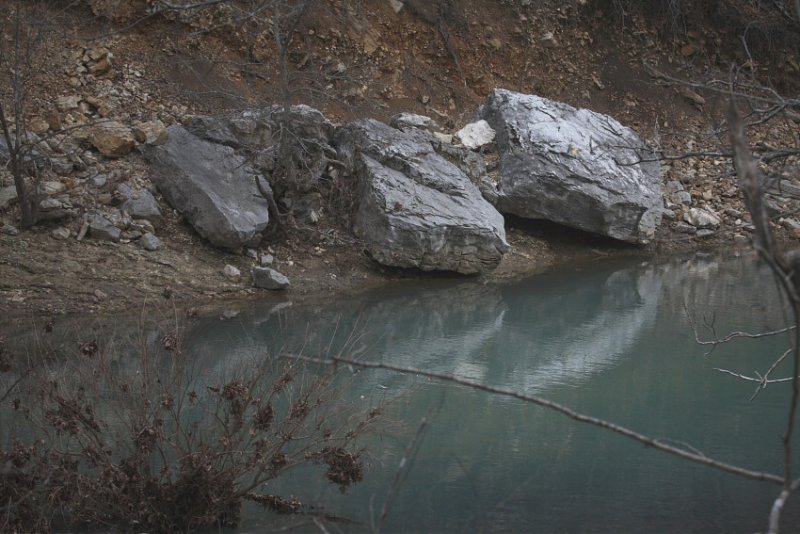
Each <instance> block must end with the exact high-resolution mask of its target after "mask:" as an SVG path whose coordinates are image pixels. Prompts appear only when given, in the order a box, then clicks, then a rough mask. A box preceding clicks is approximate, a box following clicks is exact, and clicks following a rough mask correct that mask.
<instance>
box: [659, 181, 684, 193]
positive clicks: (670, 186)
mask: <svg viewBox="0 0 800 534" xmlns="http://www.w3.org/2000/svg"><path fill="white" fill-rule="evenodd" d="M685 189H686V188H685V187H683V184H682V183H680V182H679V181H678V180H670V181H669V182H667V183H666V184H664V193H665V194H666V195H667V196H670V195H672V194H673V193H677V192H678V191H684V190H685Z"/></svg>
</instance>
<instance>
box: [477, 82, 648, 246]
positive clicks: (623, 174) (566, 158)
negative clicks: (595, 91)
mask: <svg viewBox="0 0 800 534" xmlns="http://www.w3.org/2000/svg"><path fill="white" fill-rule="evenodd" d="M478 116H479V118H482V119H485V120H486V121H487V122H488V123H489V125H490V126H491V127H492V128H494V130H495V131H496V132H497V137H496V140H495V141H496V144H497V148H498V151H499V153H500V167H499V177H498V180H497V197H496V199H497V200H496V206H497V208H498V209H499V210H500V211H501V212H502V213H509V214H513V215H517V216H520V217H526V218H531V219H547V220H550V221H553V222H557V223H560V224H563V225H565V226H570V227H573V228H578V229H581V230H586V231H589V232H594V233H597V234H602V235H607V236H609V237H613V238H615V239H620V240H622V241H627V242H630V243H638V244H644V243H647V242H648V241H649V240H650V239H652V237H653V235H654V233H655V230H656V227H657V226H658V224H659V223H660V221H661V214H662V211H663V209H662V206H663V203H662V198H661V192H660V183H661V179H660V174H659V164H658V162H657V161H652V160H654V159H655V158H654V155H653V152H652V150H651V149H650V148H649V147H648V146H647V144H646V143H645V141H644V140H642V138H641V137H639V136H638V135H637V134H636V133H635V132H634V131H633V130H631V129H630V128H627V127H625V126H622V125H621V124H620V123H619V122H617V121H616V120H614V119H613V118H611V117H608V116H606V115H602V114H599V113H595V112H593V111H589V110H586V109H576V108H573V107H572V106H569V105H567V104H563V103H560V102H554V101H552V100H547V99H546V98H541V97H538V96H531V95H524V94H520V93H515V92H512V91H508V90H505V89H495V90H494V91H493V92H492V94H491V95H489V98H488V99H487V100H486V102H485V103H484V105H483V106H481V108H480V110H479V111H478ZM642 160H650V161H642Z"/></svg>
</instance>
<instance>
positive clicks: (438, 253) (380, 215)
mask: <svg viewBox="0 0 800 534" xmlns="http://www.w3.org/2000/svg"><path fill="white" fill-rule="evenodd" d="M336 143H337V145H338V149H339V159H340V160H342V161H343V162H344V163H345V165H346V166H347V167H348V169H350V170H351V172H352V173H353V174H354V176H355V177H356V180H357V183H358V192H357V202H358V209H357V211H356V213H355V215H354V232H355V233H356V235H358V236H359V237H360V238H361V239H363V241H364V244H365V246H366V249H367V252H368V253H369V254H370V255H371V256H372V257H373V259H375V260H376V261H377V262H379V263H381V264H383V265H389V266H394V267H404V268H418V269H422V270H424V271H433V270H446V271H456V272H459V273H464V274H475V273H483V272H487V271H491V270H492V269H494V268H496V267H497V265H498V264H499V263H500V260H501V258H502V255H503V253H505V252H506V251H507V250H508V244H507V243H506V236H505V230H504V228H503V222H504V221H503V217H502V215H500V213H498V212H497V210H495V208H494V207H493V206H492V205H491V204H489V203H488V202H487V201H486V200H485V199H484V198H483V197H482V196H481V194H480V191H479V190H478V188H477V186H476V185H475V184H473V183H472V182H471V181H470V180H469V178H468V177H467V176H466V175H465V174H464V173H463V172H462V171H461V170H460V169H459V168H458V167H457V166H456V165H454V164H453V163H451V162H450V161H448V160H447V159H445V158H444V157H442V156H441V155H440V154H437V153H436V152H435V150H434V147H433V146H432V144H431V136H430V134H428V133H427V132H422V131H420V130H414V129H412V130H409V131H406V132H402V131H400V130H397V129H394V128H391V127H390V126H387V125H385V124H383V123H380V122H378V121H375V120H368V119H365V120H358V121H355V122H352V123H350V124H348V125H347V126H345V127H344V128H342V129H341V130H340V131H339V132H338V133H337V135H336Z"/></svg>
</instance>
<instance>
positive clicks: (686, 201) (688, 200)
mask: <svg viewBox="0 0 800 534" xmlns="http://www.w3.org/2000/svg"><path fill="white" fill-rule="evenodd" d="M670 199H671V200H672V201H673V202H675V203H676V204H683V205H684V206H691V205H692V195H691V194H690V193H689V192H688V191H676V192H675V193H673V194H672V196H670Z"/></svg>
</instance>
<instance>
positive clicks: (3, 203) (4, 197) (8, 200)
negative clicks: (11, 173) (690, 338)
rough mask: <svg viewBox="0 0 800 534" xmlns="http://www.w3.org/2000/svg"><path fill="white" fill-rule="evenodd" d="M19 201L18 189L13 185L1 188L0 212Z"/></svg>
mask: <svg viewBox="0 0 800 534" xmlns="http://www.w3.org/2000/svg"><path fill="white" fill-rule="evenodd" d="M16 201H17V188H16V187H14V186H13V185H10V186H8V187H0V210H4V209H6V208H8V207H9V206H10V205H11V204H14V203H15V202H16Z"/></svg>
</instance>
